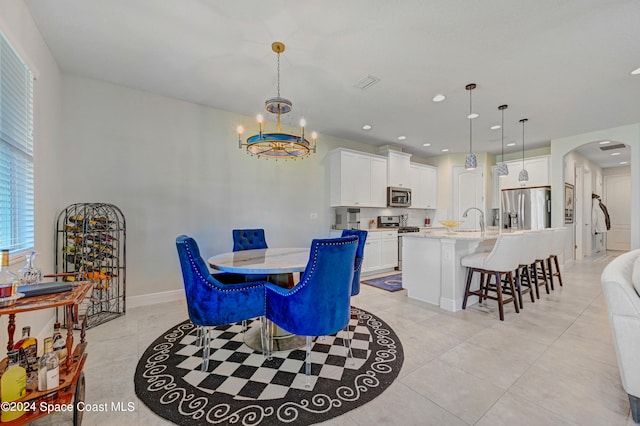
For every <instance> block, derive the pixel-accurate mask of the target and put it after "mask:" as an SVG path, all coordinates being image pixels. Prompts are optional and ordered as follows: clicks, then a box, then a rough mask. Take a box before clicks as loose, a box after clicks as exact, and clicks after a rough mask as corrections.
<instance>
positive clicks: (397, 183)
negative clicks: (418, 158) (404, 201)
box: [387, 150, 411, 188]
mask: <svg viewBox="0 0 640 426" xmlns="http://www.w3.org/2000/svg"><path fill="white" fill-rule="evenodd" d="M387 154H388V159H389V164H388V174H387V185H388V186H393V187H397V188H411V181H410V180H411V177H410V171H409V167H410V165H411V154H407V153H404V152H400V151H392V150H389V151H387Z"/></svg>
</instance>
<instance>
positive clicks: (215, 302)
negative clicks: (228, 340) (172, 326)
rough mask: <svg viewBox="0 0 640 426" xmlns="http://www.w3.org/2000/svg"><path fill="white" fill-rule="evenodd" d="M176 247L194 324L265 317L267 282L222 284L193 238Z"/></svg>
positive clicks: (183, 238)
mask: <svg viewBox="0 0 640 426" xmlns="http://www.w3.org/2000/svg"><path fill="white" fill-rule="evenodd" d="M176 247H177V249H178V256H179V258H180V266H181V268H182V278H183V281H184V290H185V293H186V297H187V308H188V311H189V319H191V322H193V323H194V324H195V325H199V326H215V325H225V324H231V323H234V322H238V321H243V320H247V319H250V318H255V317H259V316H262V315H264V282H257V283H249V284H247V283H242V284H226V285H225V284H222V283H221V282H219V281H218V280H216V279H215V278H213V277H212V276H211V274H210V272H209V268H208V267H207V264H206V263H205V261H204V260H203V259H202V257H201V256H200V249H199V248H198V244H196V241H195V240H194V239H193V238H191V237H188V236H186V235H181V236H179V237H178V238H176Z"/></svg>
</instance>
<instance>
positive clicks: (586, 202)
mask: <svg viewBox="0 0 640 426" xmlns="http://www.w3.org/2000/svg"><path fill="white" fill-rule="evenodd" d="M582 188H583V189H582V194H583V195H582V253H583V255H584V256H589V255H590V254H591V242H592V237H591V236H592V235H593V231H592V227H591V226H592V225H591V206H592V205H593V204H592V202H591V199H592V197H591V194H592V193H593V192H592V188H593V186H592V182H591V170H585V172H584V178H583V180H582Z"/></svg>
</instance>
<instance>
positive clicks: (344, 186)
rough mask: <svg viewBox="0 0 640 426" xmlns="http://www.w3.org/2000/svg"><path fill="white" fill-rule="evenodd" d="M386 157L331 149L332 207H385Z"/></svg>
mask: <svg viewBox="0 0 640 426" xmlns="http://www.w3.org/2000/svg"><path fill="white" fill-rule="evenodd" d="M386 170H387V160H386V158H383V157H379V156H374V155H370V154H365V153H359V152H357V151H351V150H346V149H336V150H334V151H332V152H331V153H330V191H331V194H330V200H331V207H339V206H344V207H386V202H387V199H386V185H385V181H386Z"/></svg>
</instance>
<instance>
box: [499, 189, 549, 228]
mask: <svg viewBox="0 0 640 426" xmlns="http://www.w3.org/2000/svg"><path fill="white" fill-rule="evenodd" d="M502 224H503V225H502V226H503V227H505V228H511V229H543V228H550V227H551V188H550V187H548V186H545V187H538V188H523V189H503V190H502Z"/></svg>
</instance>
